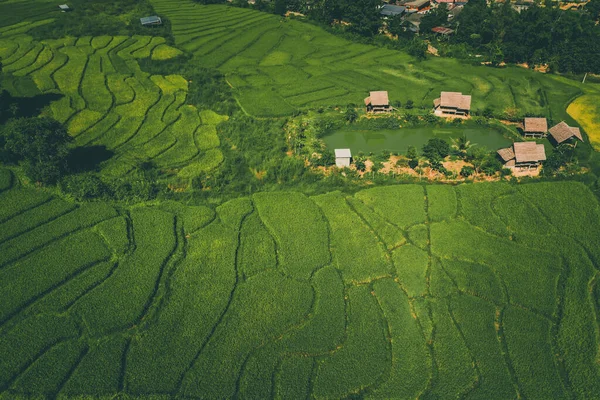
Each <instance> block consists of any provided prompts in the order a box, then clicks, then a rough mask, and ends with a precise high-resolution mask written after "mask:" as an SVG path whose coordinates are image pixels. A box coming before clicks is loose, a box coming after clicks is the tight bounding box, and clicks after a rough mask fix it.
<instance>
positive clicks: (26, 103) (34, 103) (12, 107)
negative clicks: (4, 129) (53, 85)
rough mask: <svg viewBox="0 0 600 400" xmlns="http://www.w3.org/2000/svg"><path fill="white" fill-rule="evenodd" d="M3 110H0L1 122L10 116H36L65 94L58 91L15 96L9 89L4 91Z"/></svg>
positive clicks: (2, 95)
mask: <svg viewBox="0 0 600 400" xmlns="http://www.w3.org/2000/svg"><path fill="white" fill-rule="evenodd" d="M0 96H1V98H2V101H1V103H2V112H0V123H4V122H6V120H8V119H9V118H23V117H36V116H38V115H40V113H41V112H42V109H43V108H44V107H46V106H48V105H50V103H51V102H53V101H56V100H60V99H61V98H62V97H64V95H62V94H58V93H46V94H38V95H36V96H33V97H13V96H12V95H11V94H10V93H9V92H8V91H2V93H1V94H0Z"/></svg>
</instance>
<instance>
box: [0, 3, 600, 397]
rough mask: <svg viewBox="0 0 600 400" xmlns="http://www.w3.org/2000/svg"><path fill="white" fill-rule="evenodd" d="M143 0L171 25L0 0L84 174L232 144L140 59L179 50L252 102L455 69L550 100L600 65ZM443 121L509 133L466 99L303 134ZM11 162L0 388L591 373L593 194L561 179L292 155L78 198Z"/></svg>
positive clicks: (171, 391) (226, 149) (224, 150)
mask: <svg viewBox="0 0 600 400" xmlns="http://www.w3.org/2000/svg"><path fill="white" fill-rule="evenodd" d="M150 3H151V4H152V5H153V7H154V8H155V11H156V14H157V15H160V16H163V17H166V18H168V20H169V23H170V24H171V26H172V31H173V35H174V38H175V44H172V43H171V42H167V40H166V39H165V38H162V37H151V36H147V35H136V36H131V37H130V36H114V35H108V34H107V35H102V36H85V37H65V38H61V39H47V40H35V39H34V38H33V37H32V36H31V34H30V33H29V31H30V30H31V29H33V28H35V27H36V26H41V25H44V24H50V23H52V21H53V20H54V19H56V18H60V12H58V11H57V7H56V4H55V3H51V2H49V1H46V0H36V1H24V0H4V1H2V0H0V62H2V66H3V74H2V87H3V88H6V89H7V90H9V91H10V93H11V95H12V96H14V97H25V98H31V99H37V98H40V97H41V98H44V99H48V104H47V105H46V107H44V108H43V113H44V114H45V115H48V116H50V117H53V118H55V119H57V120H58V121H60V122H61V123H63V124H64V125H65V126H66V128H67V130H68V132H69V133H70V135H71V136H72V137H73V138H74V145H73V147H78V148H91V149H104V150H105V151H106V152H107V153H109V154H110V157H109V158H107V159H106V160H105V161H103V162H102V163H101V164H100V165H99V171H98V174H100V175H102V177H109V178H112V179H116V180H118V178H120V177H123V176H124V175H126V174H128V173H129V172H130V171H133V170H134V169H135V168H136V167H138V166H140V165H141V164H142V163H151V164H154V165H155V166H156V167H157V168H156V171H160V173H161V174H163V175H161V179H162V178H163V177H164V176H169V177H170V176H176V177H178V178H181V179H184V180H189V181H192V180H193V179H195V178H198V177H199V176H202V175H203V174H204V173H205V172H207V171H212V170H215V169H216V168H218V167H219V165H221V163H222V162H223V159H224V157H225V155H228V154H235V153H234V152H233V151H234V150H236V146H235V143H233V142H232V141H231V140H229V138H230V137H228V136H227V135H223V136H222V137H220V135H219V132H223V130H219V129H217V126H218V124H219V123H221V122H223V121H226V120H227V119H228V118H229V117H228V116H224V115H219V114H217V113H215V112H213V111H211V110H207V109H202V110H200V109H198V108H196V107H195V106H193V105H190V104H188V96H189V93H190V92H189V90H188V87H189V83H190V82H188V81H187V80H186V78H184V77H183V76H181V75H177V74H173V75H157V74H155V75H153V74H149V73H147V72H144V71H143V70H142V69H141V68H140V60H145V61H144V62H146V61H148V60H156V61H164V60H171V59H174V58H176V57H178V56H179V55H181V54H182V52H188V53H190V54H192V55H193V58H192V60H191V61H190V62H192V63H196V64H195V65H198V66H200V67H209V68H217V69H218V70H219V71H221V72H222V73H224V75H225V77H226V79H227V82H228V83H229V85H230V86H231V87H232V88H233V92H234V96H235V97H236V99H237V101H238V103H239V105H240V106H241V108H242V109H243V111H244V112H245V113H246V114H250V115H251V116H257V117H285V116H290V115H292V114H293V113H294V112H296V111H298V110H303V109H311V110H314V111H315V112H316V111H317V110H318V109H319V108H321V107H335V106H342V107H344V108H345V107H346V106H347V105H348V104H356V105H361V104H362V100H363V98H364V97H365V96H366V95H367V93H368V91H370V90H388V91H389V93H390V97H391V100H392V101H401V102H402V103H403V104H405V102H406V101H407V100H409V99H410V100H413V101H414V102H415V106H416V107H423V108H429V107H430V105H431V103H432V100H433V99H434V98H435V97H437V96H438V94H439V92H440V91H442V90H456V91H462V92H464V93H469V94H472V95H473V105H474V109H475V110H476V111H480V110H483V109H484V108H486V107H491V108H492V109H493V110H494V111H495V112H497V113H507V114H509V113H512V112H514V111H515V110H518V112H521V113H523V114H525V113H527V114H531V115H539V116H547V117H548V118H551V119H552V120H554V121H558V120H562V119H563V118H564V119H567V120H569V121H572V120H570V119H569V117H568V115H567V114H566V111H565V109H566V106H567V105H568V104H569V103H570V102H571V101H572V100H573V99H574V98H575V97H576V96H578V95H580V94H582V93H583V92H584V91H586V90H591V91H594V93H595V91H597V89H596V88H593V89H587V87H586V88H584V87H583V86H582V85H580V84H579V83H577V82H574V81H568V80H567V79H565V78H561V77H557V76H552V75H543V74H538V73H534V72H532V71H527V70H524V69H521V68H516V67H508V68H504V69H498V68H488V67H482V66H474V65H465V64H464V63H461V62H459V61H457V60H453V59H448V58H429V59H428V60H426V61H423V62H419V63H417V62H416V61H415V60H414V59H413V58H411V57H410V56H408V55H406V54H404V53H402V52H397V51H392V50H388V49H385V48H378V47H373V46H368V45H362V44H356V43H351V42H349V41H346V40H344V39H341V38H340V37H338V36H334V35H331V34H329V33H327V32H326V31H324V30H323V29H321V28H319V27H316V26H314V25H310V24H307V23H304V22H301V21H297V20H293V19H281V18H280V17H277V16H274V15H272V14H268V13H261V12H257V11H253V10H250V9H246V8H237V7H228V6H226V5H200V4H198V3H196V2H193V1H192V0H182V1H175V0H150ZM82 4H83V3H82ZM588 87H590V88H591V86H588ZM586 93H588V92H586ZM589 93H591V92H589ZM589 93H588V94H589ZM596 94H597V93H596ZM190 97H191V96H190ZM32 102H33V100H32ZM235 118H239V119H242V118H246V117H243V116H242V112H241V111H239V112H236V113H234V114H233V117H232V120H234V119H235ZM247 120H249V122H248V124H247V125H245V126H251V125H252V124H253V121H254V122H256V121H257V120H258V119H251V118H247ZM268 122H273V123H279V122H280V121H279V120H277V121H268ZM281 122H282V124H281V125H280V127H281V126H283V125H284V124H283V122H284V121H283V119H281ZM231 125H233V124H231V121H230V125H228V126H231ZM256 125H257V126H263V125H259V124H256ZM264 126H267V125H264ZM584 127H585V126H584ZM232 129H233V128H232ZM252 129H255V130H256V131H258V130H259V128H257V127H252ZM273 129H274V128H273ZM498 129H499V128H498ZM281 130H282V132H281V134H282V135H284V134H285V132H284V131H283V128H282V129H281ZM236 133H238V132H236ZM243 133H245V132H241V134H243ZM241 134H240V136H242V135H241ZM253 134H255V136H252V137H250V136H249V137H250V140H249V141H252V140H255V139H256V137H257V136H258V134H256V133H253ZM463 134H464V135H466V137H467V139H469V140H470V141H471V142H472V143H475V144H477V145H478V146H485V147H487V148H488V149H492V150H495V149H497V148H499V147H503V146H505V145H508V144H510V143H511V142H512V139H511V138H509V137H508V136H507V135H508V133H503V132H500V131H499V130H496V128H495V127H490V126H484V125H482V126H481V127H478V126H476V125H475V124H465V125H461V126H458V125H457V126H454V124H452V126H451V127H443V128H438V127H421V128H401V129H396V130H377V131H361V130H360V129H351V128H345V129H341V130H338V131H336V132H334V133H332V134H331V135H329V136H327V137H325V138H324V140H325V142H326V144H327V146H329V147H331V148H338V147H349V148H351V149H352V150H353V152H358V151H364V152H371V151H372V152H380V151H381V150H393V151H399V152H404V151H406V149H407V148H408V146H409V145H413V146H416V147H417V148H421V147H422V145H423V144H424V143H426V142H427V140H428V139H430V138H432V137H440V138H444V139H447V140H448V139H449V138H454V137H459V136H462V135H463ZM268 135H271V136H268ZM268 135H267V133H265V137H267V138H272V137H273V132H268ZM505 135H506V136H505ZM274 136H276V134H275V135H274ZM269 140H270V139H269ZM267 141H268V140H266V139H265V140H264V142H267ZM544 142H547V140H544ZM546 144H547V143H546ZM244 145H245V146H248V148H250V149H251V150H254V149H253V148H252V146H251V145H248V144H247V143H244ZM269 145H270V144H269V143H267V144H265V143H258V144H256V146H257V147H260V146H262V147H268V146H269ZM251 150H248V152H250V151H251ZM286 150H287V149H286V148H284V147H282V148H281V149H277V150H276V151H281V153H282V154H283V153H284V152H285V151H286ZM269 154H273V153H269ZM548 154H550V151H549V149H548ZM262 155H263V153H261V152H260V151H259V150H257V151H256V152H255V153H253V154H252V157H255V158H261V157H262ZM232 159H233V158H232ZM238 160H239V161H240V162H239V165H240V168H242V167H243V168H249V164H248V163H247V162H242V161H243V160H242V159H238ZM284 160H286V161H287V158H284ZM292 161H299V162H300V163H301V160H296V159H294V160H292ZM276 162H278V161H276ZM282 164H284V163H283V162H282ZM290 165H292V164H291V163H290ZM235 167H237V165H236V166H235ZM283 167H285V165H283ZM10 168H11V169H9V168H7V167H5V166H4V165H0V299H2V301H0V400H12V399H17V400H25V399H28V400H29V399H36V400H37V399H48V400H54V399H57V400H66V399H76V400H83V399H86V400H87V399H103V400H104V399H153V400H166V399H171V398H183V399H270V398H276V399H423V400H434V399H451V398H460V399H472V400H475V399H481V400H491V399H498V400H505V399H527V400H534V399H540V400H547V399H598V398H600V395H599V394H600V362H599V361H600V246H599V245H598V244H599V243H600V203H599V202H598V200H597V197H595V196H594V194H593V193H592V192H591V191H590V189H588V187H587V186H585V185H584V184H583V183H579V182H574V181H556V182H538V183H526V184H513V183H512V181H511V183H508V182H507V181H504V182H493V183H477V184H473V183H471V184H461V185H456V186H452V185H443V184H437V185H428V184H419V185H417V184H403V185H388V186H377V185H374V184H373V185H371V182H366V181H363V182H361V184H362V183H364V185H363V186H360V189H358V186H357V188H355V189H354V188H353V190H352V191H349V192H348V193H345V192H341V191H331V189H329V190H330V191H329V192H326V191H323V190H320V189H321V187H318V188H319V190H318V191H314V192H310V194H307V193H309V192H308V190H313V189H312V187H309V188H311V189H307V191H306V192H302V189H303V188H304V186H302V184H304V181H301V184H299V185H298V186H291V185H287V186H285V187H286V188H285V189H284V188H283V185H282V186H281V187H279V186H276V185H275V184H273V185H271V186H264V187H268V188H269V190H270V191H263V192H259V191H253V189H252V188H250V187H248V190H246V191H244V193H236V194H235V195H239V197H238V198H234V199H233V200H224V199H231V198H233V197H235V196H233V195H231V196H229V194H228V193H225V194H221V193H217V192H216V190H215V192H210V190H209V189H210V188H204V187H203V188H202V190H200V189H197V188H194V189H193V190H196V189H197V190H196V191H195V192H194V191H193V190H192V189H190V190H189V192H188V193H181V197H179V196H178V195H179V194H178V193H174V192H175V190H174V189H172V188H171V187H169V189H170V190H171V191H172V192H169V193H167V194H164V197H161V196H159V197H158V198H157V199H155V200H152V201H147V202H144V203H138V204H133V205H132V204H130V203H125V202H119V201H116V200H114V201H110V202H109V201H99V200H98V201H87V202H77V201H75V200H73V198H70V197H68V196H65V197H61V196H62V193H61V190H59V189H57V188H55V187H52V186H43V185H33V184H30V183H28V181H27V179H23V175H22V173H23V171H22V170H21V169H20V167H18V166H11V167H10ZM290 168H291V167H290ZM223 169H224V167H223ZM249 169H250V171H251V172H252V173H253V174H254V175H256V176H262V175H261V174H264V171H256V170H254V171H253V170H252V169H251V168H249ZM282 170H283V168H282ZM219 171H220V170H219ZM225 172H227V171H225ZM229 172H231V174H229V173H224V174H223V176H222V178H223V179H233V178H230V176H233V177H234V178H237V177H238V176H240V177H243V176H245V175H243V174H237V175H236V174H234V172H235V171H233V172H232V171H229ZM244 172H245V171H244ZM283 172H285V171H283ZM76 176H77V175H76ZM336 177H337V178H340V177H339V175H335V174H332V175H330V176H328V177H327V178H336ZM215 179H216V178H215ZM307 179H308V178H307ZM325 179H326V178H323V182H326V181H325ZM340 179H341V178H340ZM357 179H358V178H357ZM234 183H237V182H234ZM239 183H240V185H239V187H240V188H245V186H244V185H242V184H243V183H244V182H239ZM286 184H287V181H286ZM348 187H351V186H350V184H349V186H348ZM290 188H293V189H290ZM204 189H207V190H204ZM165 190H166V189H165ZM315 193H319V194H315ZM188 194H189V196H187V195H188ZM167 196H169V197H168V198H169V199H171V200H166V199H165V198H167ZM184 196H186V197H184ZM194 196H196V197H194ZM211 196H212V197H211ZM221 196H222V197H221ZM173 198H175V199H179V200H180V201H177V200H172V199H173ZM184 198H185V199H186V201H185V203H184V202H183V201H181V200H182V199H184Z"/></svg>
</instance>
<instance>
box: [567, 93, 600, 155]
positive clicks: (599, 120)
mask: <svg viewBox="0 0 600 400" xmlns="http://www.w3.org/2000/svg"><path fill="white" fill-rule="evenodd" d="M567 113H569V115H570V116H571V117H573V119H575V120H576V121H577V123H579V124H580V125H581V127H582V128H583V129H584V131H585V133H586V134H587V137H588V139H589V141H590V143H591V144H592V146H593V147H594V149H595V150H596V151H600V95H598V94H584V95H583V96H580V97H577V98H576V99H575V100H573V102H571V104H569V106H568V107H567Z"/></svg>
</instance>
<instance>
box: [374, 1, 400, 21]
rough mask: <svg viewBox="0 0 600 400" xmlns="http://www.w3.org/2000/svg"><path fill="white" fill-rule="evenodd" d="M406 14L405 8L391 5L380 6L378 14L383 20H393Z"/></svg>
mask: <svg viewBox="0 0 600 400" xmlns="http://www.w3.org/2000/svg"><path fill="white" fill-rule="evenodd" d="M405 12H406V7H402V6H396V5H393V4H384V5H383V6H381V10H380V11H379V14H381V16H382V17H383V19H388V18H393V17H395V16H396V15H402V14H404V13H405Z"/></svg>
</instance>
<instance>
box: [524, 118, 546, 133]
mask: <svg viewBox="0 0 600 400" xmlns="http://www.w3.org/2000/svg"><path fill="white" fill-rule="evenodd" d="M546 132H548V121H547V120H546V118H525V121H524V122H523V136H525V137H535V138H541V137H544V136H546Z"/></svg>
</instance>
